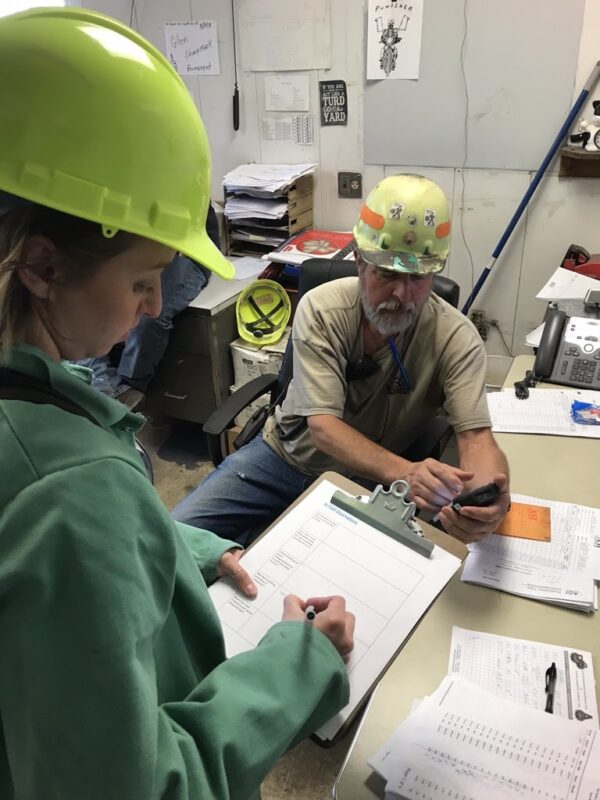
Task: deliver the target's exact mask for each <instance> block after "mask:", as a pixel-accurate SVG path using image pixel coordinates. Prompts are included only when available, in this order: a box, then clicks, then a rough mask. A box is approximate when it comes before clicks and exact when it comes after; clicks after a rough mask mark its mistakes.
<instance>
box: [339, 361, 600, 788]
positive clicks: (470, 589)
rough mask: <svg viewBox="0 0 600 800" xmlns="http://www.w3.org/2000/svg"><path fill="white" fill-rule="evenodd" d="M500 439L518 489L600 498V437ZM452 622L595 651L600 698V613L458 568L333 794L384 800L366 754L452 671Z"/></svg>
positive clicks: (388, 682) (585, 500)
mask: <svg viewBox="0 0 600 800" xmlns="http://www.w3.org/2000/svg"><path fill="white" fill-rule="evenodd" d="M532 363H533V358H532V357H530V356H518V357H517V358H516V359H515V361H514V363H513V365H512V367H511V369H510V371H509V373H508V375H507V378H506V382H505V385H506V386H512V383H513V382H514V381H515V380H519V379H521V378H522V377H523V376H524V374H525V370H526V369H527V368H530V367H531V365H532ZM548 386H549V385H548ZM549 388H550V387H549ZM554 388H556V387H554ZM524 402H525V401H524ZM496 438H497V440H498V443H499V445H500V447H501V448H502V449H503V450H504V452H505V453H506V456H507V458H508V462H509V465H510V470H511V490H512V491H513V492H520V493H523V494H531V495H534V496H539V497H546V498H548V499H550V500H560V501H563V502H573V503H580V504H582V505H590V506H593V505H596V504H597V502H598V477H597V469H594V466H593V465H594V464H596V465H597V464H598V460H599V456H600V442H598V440H593V439H575V438H570V437H558V436H539V435H538V436H535V435H527V434H514V433H504V434H497V436H496ZM453 625H459V626H461V627H464V628H471V629H474V630H480V631H487V632H489V633H497V634H502V635H504V636H514V637H518V638H522V639H534V640H539V641H546V642H550V643H553V644H564V645H571V646H573V647H575V648H581V649H584V650H589V651H591V652H592V654H593V657H594V663H595V671H596V679H597V682H596V693H597V697H598V701H599V704H600V612H596V614H590V615H588V614H583V613H580V612H577V611H570V610H568V609H565V608H554V607H552V606H550V605H548V604H545V603H538V602H536V601H534V600H527V599H525V598H521V597H514V596H512V595H509V594H505V593H503V592H499V591H495V590H493V589H487V588H483V587H480V586H472V585H469V584H465V583H461V582H460V572H459V573H457V574H456V575H455V576H454V577H453V578H452V580H451V581H450V583H449V584H448V586H447V587H446V589H445V590H444V591H443V592H442V593H441V594H440V596H439V597H438V599H437V601H436V603H435V604H434V605H433V606H432V608H431V609H430V610H429V612H428V613H427V614H426V616H425V617H424V618H423V620H422V621H421V623H420V625H419V626H418V627H417V629H416V630H415V632H414V633H413V635H412V636H411V638H410V639H409V641H408V642H407V644H406V645H405V647H404V648H403V649H402V651H401V652H400V654H399V655H398V657H397V658H396V660H395V661H394V663H393V664H392V666H391V667H390V669H389V670H388V672H387V673H386V675H385V676H384V677H383V679H382V680H381V682H380V684H379V686H378V688H377V689H376V691H375V693H374V694H373V697H372V699H371V702H370V705H369V707H368V710H367V712H366V713H365V716H364V718H363V721H362V724H361V726H360V728H359V729H358V732H357V735H356V738H355V740H354V743H353V746H352V748H351V750H350V753H349V755H348V758H347V759H346V761H345V763H344V765H343V767H342V769H341V771H340V774H339V776H338V780H337V782H336V786H335V788H334V797H335V798H337V799H338V800H375V799H376V798H383V796H384V790H383V787H384V783H383V781H382V780H381V779H380V778H379V777H378V776H376V775H374V774H373V773H372V771H371V770H370V769H369V767H368V766H367V763H366V762H367V759H368V758H370V756H372V755H373V754H374V753H375V751H376V750H377V749H378V748H379V747H380V746H381V745H382V744H383V743H384V742H385V741H386V739H388V738H389V736H391V734H392V733H393V731H394V730H395V728H396V727H397V726H398V724H399V723H400V722H401V721H402V720H403V719H404V718H405V717H406V716H407V715H408V713H409V711H410V706H411V704H412V701H413V700H414V698H416V697H423V696H424V695H426V694H430V693H431V692H432V691H433V690H434V689H435V688H436V687H437V686H438V684H439V682H440V681H441V679H442V678H443V676H444V675H445V674H446V672H447V669H448V657H449V653H450V640H451V636H452V626H453Z"/></svg>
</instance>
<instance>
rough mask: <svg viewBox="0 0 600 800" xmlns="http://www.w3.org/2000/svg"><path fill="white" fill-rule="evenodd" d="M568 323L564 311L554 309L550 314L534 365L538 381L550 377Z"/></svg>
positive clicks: (534, 374)
mask: <svg viewBox="0 0 600 800" xmlns="http://www.w3.org/2000/svg"><path fill="white" fill-rule="evenodd" d="M566 321H567V315H566V314H565V312H564V311H560V310H559V309H557V308H554V309H552V310H551V311H550V312H549V313H548V316H547V317H546V321H545V323H544V330H543V332H542V338H541V340H540V344H539V347H538V351H537V355H536V357H535V361H534V363H533V377H534V378H535V379H536V380H540V379H541V378H548V377H549V376H550V374H551V372H552V367H553V366H554V362H555V361H556V355H557V353H558V349H559V347H560V344H561V341H562V334H563V331H564V328H565V323H566Z"/></svg>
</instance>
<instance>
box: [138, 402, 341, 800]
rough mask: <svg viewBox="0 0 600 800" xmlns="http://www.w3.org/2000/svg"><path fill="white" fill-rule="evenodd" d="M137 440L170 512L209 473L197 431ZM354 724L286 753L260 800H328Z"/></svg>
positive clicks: (173, 424)
mask: <svg viewBox="0 0 600 800" xmlns="http://www.w3.org/2000/svg"><path fill="white" fill-rule="evenodd" d="M136 410H137V409H136ZM140 410H141V411H142V413H143V412H144V409H143V408H142V409H140ZM139 438H140V440H141V442H142V443H143V445H144V446H145V447H146V449H147V450H148V452H149V454H150V458H151V460H152V466H153V468H154V485H155V486H156V489H157V490H158V493H159V494H160V496H161V498H162V499H163V501H164V503H165V505H166V506H167V508H169V509H171V508H173V506H174V505H175V504H176V503H177V502H178V501H179V500H180V499H181V498H182V497H184V496H185V495H186V494H187V493H188V492H189V491H190V490H191V489H193V488H194V487H195V486H197V485H198V483H200V481H201V480H202V479H203V478H205V477H206V475H208V474H209V472H211V471H212V469H213V466H212V464H211V463H210V462H209V461H208V456H207V451H206V442H205V440H204V437H203V434H202V431H201V428H200V426H199V425H194V424H192V423H184V422H180V421H174V420H168V419H160V418H156V419H153V418H152V417H148V422H147V424H146V426H145V427H144V429H143V430H142V432H141V434H140V437H139ZM356 724H357V723H355V725H353V726H352V727H351V729H350V730H349V731H348V732H347V733H346V734H345V735H344V736H343V737H342V738H341V739H340V741H339V742H337V743H336V744H335V745H334V746H333V747H331V748H328V749H326V748H323V747H320V746H319V745H317V744H316V743H315V742H313V741H311V740H306V741H304V742H302V743H301V744H299V745H298V747H296V748H295V749H294V750H293V751H291V752H290V753H287V754H286V755H285V756H284V757H283V758H281V759H280V761H279V762H278V763H277V764H276V765H275V767H274V768H273V770H272V771H271V773H270V774H269V775H268V777H267V778H266V780H265V781H264V783H263V786H262V789H261V795H262V800H326V798H330V797H331V796H332V789H333V784H334V782H335V779H336V776H337V774H338V772H339V770H340V767H341V765H342V762H343V760H344V758H345V756H346V753H347V751H348V748H349V746H350V743H351V741H352V737H353V735H354V730H355V727H356Z"/></svg>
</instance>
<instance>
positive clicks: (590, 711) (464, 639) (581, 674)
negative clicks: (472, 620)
mask: <svg viewBox="0 0 600 800" xmlns="http://www.w3.org/2000/svg"><path fill="white" fill-rule="evenodd" d="M552 663H554V664H556V668H557V669H556V685H555V688H554V708H553V714H554V715H555V716H558V717H564V718H565V719H571V720H576V721H577V722H579V724H580V725H588V726H591V727H592V728H597V727H598V725H599V721H598V704H597V702H596V682H595V680H594V665H593V663H592V654H591V653H589V652H588V651H587V650H579V649H577V648H574V647H564V646H561V645H554V644H546V643H544V642H531V641H528V640H527V639H513V638H512V637H510V636H498V635H496V634H493V633H482V632H480V631H469V630H465V629H464V628H458V627H456V626H455V627H454V628H453V629H452V644H451V646H450V661H449V665H448V672H449V673H458V674H459V675H461V676H462V677H463V678H466V679H467V680H469V681H473V683H476V684H477V685H478V686H479V687H480V688H481V689H485V690H486V692H491V693H492V694H495V695H496V696H497V697H503V698H504V699H505V700H512V701H513V702H514V703H519V705H522V706H527V707H529V708H534V709H537V710H540V709H542V710H543V709H544V708H545V706H546V691H545V689H546V670H547V669H548V667H549V666H550V664H552Z"/></svg>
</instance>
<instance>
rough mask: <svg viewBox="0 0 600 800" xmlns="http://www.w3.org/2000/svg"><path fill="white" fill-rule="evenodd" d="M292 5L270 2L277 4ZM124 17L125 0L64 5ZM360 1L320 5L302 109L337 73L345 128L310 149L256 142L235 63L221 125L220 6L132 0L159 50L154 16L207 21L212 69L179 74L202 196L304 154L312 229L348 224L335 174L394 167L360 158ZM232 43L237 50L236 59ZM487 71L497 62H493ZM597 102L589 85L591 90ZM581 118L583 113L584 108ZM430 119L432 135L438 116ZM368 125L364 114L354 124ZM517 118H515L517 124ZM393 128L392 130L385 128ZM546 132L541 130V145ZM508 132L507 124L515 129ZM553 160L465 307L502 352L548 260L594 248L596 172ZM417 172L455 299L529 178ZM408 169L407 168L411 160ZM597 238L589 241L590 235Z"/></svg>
mask: <svg viewBox="0 0 600 800" xmlns="http://www.w3.org/2000/svg"><path fill="white" fill-rule="evenodd" d="M285 2H292V0H282V5H284V4H285ZM71 4H72V5H84V6H87V7H92V8H95V9H97V10H99V11H103V12H105V13H108V14H111V15H113V16H115V17H118V18H120V19H122V20H123V21H125V22H127V23H128V22H129V20H130V15H131V9H132V3H131V0H72V3H71ZM366 5H367V3H366V0H331V10H332V56H331V63H332V68H331V70H313V71H310V72H309V73H308V74H309V75H310V84H311V113H314V114H316V115H317V117H318V81H319V80H325V79H336V78H339V79H343V80H345V81H346V84H347V89H348V109H349V120H348V125H347V126H346V127H330V128H320V127H319V125H318V119H317V126H316V129H315V144H314V145H313V146H311V147H298V146H296V145H294V144H291V143H287V142H286V143H282V142H270V141H264V140H263V139H262V138H261V136H260V118H261V116H262V114H261V109H262V108H263V76H264V73H256V74H252V73H249V72H244V71H243V70H242V69H241V67H240V66H239V65H238V83H239V87H240V97H241V104H240V116H241V125H240V130H239V131H238V132H237V133H236V132H234V131H233V127H232V122H231V120H232V112H231V104H232V100H231V98H232V94H233V86H234V77H233V55H232V25H231V4H230V3H229V2H224V1H223V0H203V2H201V0H169V3H168V4H167V3H166V2H161V0H135V10H136V12H137V13H136V15H135V17H134V27H137V28H138V30H139V31H140V32H141V33H142V34H143V35H145V36H146V37H148V38H149V39H150V40H152V41H153V42H155V43H156V44H157V45H158V46H159V47H160V48H161V49H164V33H163V23H164V22H165V21H167V20H178V19H182V20H183V19H189V18H194V19H215V20H216V21H217V24H218V31H219V56H220V63H221V75H220V76H218V77H208V76H207V77H201V78H196V77H194V78H191V79H187V78H186V79H185V80H186V83H187V85H188V87H189V88H190V91H191V92H192V94H193V96H194V98H195V100H196V103H197V105H198V107H199V108H200V111H201V113H202V116H203V119H204V122H205V124H206V127H207V131H208V135H209V139H210V141H211V145H212V152H213V197H214V198H215V199H217V200H218V199H220V198H221V196H222V188H221V177H222V175H223V174H224V173H225V172H227V171H228V170H230V169H231V168H233V167H234V166H236V165H237V164H239V163H241V162H246V161H257V162H265V163H278V162H292V163H293V162H302V161H315V162H317V163H318V164H319V172H318V175H317V181H316V186H315V203H314V205H315V224H316V225H319V226H322V227H325V228H331V229H342V230H348V229H349V228H350V227H351V226H352V225H353V223H354V220H355V218H356V216H357V214H358V211H359V208H360V204H361V201H359V200H341V199H338V197H337V172H338V171H341V170H343V171H357V172H362V174H363V184H364V186H365V187H366V189H367V190H368V188H369V187H371V186H372V185H373V184H374V183H375V182H376V181H377V180H379V179H380V178H381V177H383V176H384V175H387V174H393V173H394V172H398V171H402V169H403V165H402V164H398V165H395V166H393V167H385V168H384V167H382V166H377V165H366V164H364V162H363V98H364V88H363V87H364V73H365V70H364V61H365V55H366V54H365V43H364V39H365V11H366ZM599 32H600V4H599V3H597V2H596V1H595V0H586V7H585V16H584V23H583V33H582V37H581V46H580V52H579V62H578V69H577V77H576V80H575V83H574V87H573V96H574V98H575V97H576V96H577V95H578V94H579V92H580V90H581V87H582V86H583V84H584V82H585V80H586V78H587V77H588V75H589V74H590V72H591V70H592V67H593V65H594V63H595V62H596V60H597V59H598V57H599V53H598V50H597V40H598V33H599ZM239 56H240V48H239V47H238V57H239ZM492 68H495V69H502V65H501V64H497V65H495V66H493V67H492ZM593 96H594V97H600V87H598V91H597V92H596V93H593ZM584 115H585V116H589V109H588V108H586V109H585V112H584ZM432 120H434V121H435V124H438V125H439V127H440V135H443V120H435V110H434V109H432ZM366 124H368V120H367V121H366ZM521 124H522V125H527V120H526V119H524V120H522V121H521ZM392 135H401V131H399V132H397V134H392ZM555 135H556V131H548V139H547V144H548V147H549V146H550V143H551V141H552V140H553V139H554V136H555ZM515 136H517V137H518V131H515ZM557 169H558V164H557V163H556V162H555V163H554V165H553V166H552V169H551V170H550V171H549V173H548V174H547V175H546V177H545V178H544V180H543V181H542V184H541V185H540V188H539V189H538V191H537V192H536V194H535V195H534V198H533V200H532V201H531V203H530V206H529V209H528V211H527V212H526V214H524V215H523V217H522V219H521V222H520V224H519V226H518V227H517V229H516V230H515V232H514V233H513V235H512V237H511V240H510V242H509V244H508V245H507V247H505V249H504V252H503V254H502V256H501V257H500V259H499V261H498V262H497V266H496V267H495V268H494V270H493V271H492V274H491V276H490V277H489V278H488V281H487V283H486V285H485V287H484V289H483V290H482V292H481V293H480V295H479V297H478V299H477V301H476V307H477V308H482V309H484V310H485V311H486V313H487V315H488V317H493V318H496V319H498V321H499V324H500V328H501V331H502V334H503V336H504V339H505V341H506V343H507V345H508V348H510V350H511V351H512V353H513V354H517V353H524V352H530V351H529V350H528V348H527V347H526V346H525V345H524V337H525V334H526V333H527V332H528V331H529V330H531V329H532V328H534V327H535V326H536V325H537V324H539V322H540V320H541V317H542V315H543V311H544V303H543V302H542V301H539V300H535V294H536V293H537V291H539V289H540V288H541V287H542V285H543V284H544V283H545V281H546V279H547V278H548V277H549V276H550V275H551V274H552V272H553V271H554V269H555V268H556V267H557V266H558V263H559V261H560V259H561V258H562V256H563V254H564V252H565V250H566V249H567V247H568V245H569V244H570V243H571V242H575V243H578V244H581V245H583V246H584V247H586V248H587V249H588V250H591V251H600V240H597V239H596V238H595V233H596V228H597V227H598V226H597V219H598V211H599V203H598V196H599V195H600V179H591V178H587V179H583V178H558V175H557ZM418 170H419V171H421V172H423V173H424V174H426V175H428V176H429V177H431V178H433V179H434V180H436V181H437V182H438V183H439V184H440V185H441V186H442V188H443V189H444V190H445V191H446V192H447V194H448V196H449V197H450V198H451V201H452V208H453V232H454V233H453V242H452V252H451V256H450V262H449V265H448V274H449V275H450V277H452V278H454V280H456V281H458V283H459V284H460V286H461V298H462V299H463V300H464V299H466V297H467V295H468V293H469V291H470V289H471V287H472V286H473V283H474V281H475V280H476V279H477V277H478V276H479V273H480V272H481V270H482V268H483V266H484V265H485V263H486V262H487V261H488V259H489V257H490V255H491V252H492V250H493V249H494V247H495V246H496V244H497V242H498V240H499V238H500V236H501V234H502V232H503V231H504V229H505V227H506V225H507V223H508V221H509V219H510V217H511V216H512V214H513V213H514V211H515V209H516V207H517V205H518V203H519V202H520V200H521V198H522V196H523V194H524V192H525V190H526V188H527V186H528V184H529V182H530V180H531V178H532V174H531V173H528V172H520V171H513V170H502V171H493V170H485V169H468V170H464V171H463V170H461V169H460V165H456V167H454V168H444V169H441V168H429V167H428V166H427V165H426V164H424V165H422V167H420V168H418ZM410 171H411V172H415V171H417V169H415V167H411V168H410ZM598 238H599V239H600V237H598ZM487 349H488V352H489V353H492V354H498V355H503V354H506V348H505V345H504V344H503V342H502V339H501V338H500V336H499V334H498V332H497V331H494V330H492V331H491V332H490V338H489V341H488V343H487Z"/></svg>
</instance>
